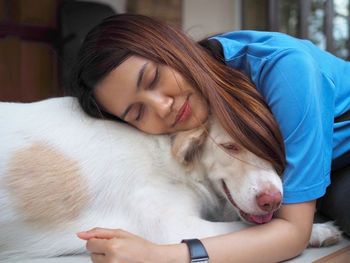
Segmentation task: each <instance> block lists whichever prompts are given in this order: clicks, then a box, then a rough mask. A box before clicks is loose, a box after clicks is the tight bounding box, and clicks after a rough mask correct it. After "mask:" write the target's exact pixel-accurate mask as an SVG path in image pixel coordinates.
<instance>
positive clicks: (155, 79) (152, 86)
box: [148, 65, 159, 89]
mask: <svg viewBox="0 0 350 263" xmlns="http://www.w3.org/2000/svg"><path fill="white" fill-rule="evenodd" d="M158 80H159V65H157V68H156V73H155V74H154V78H153V80H152V81H151V83H150V84H149V86H148V89H153V88H154V87H155V86H156V84H157V83H158Z"/></svg>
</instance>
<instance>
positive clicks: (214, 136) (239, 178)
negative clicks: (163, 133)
mask: <svg viewBox="0 0 350 263" xmlns="http://www.w3.org/2000/svg"><path fill="white" fill-rule="evenodd" d="M208 126H209V127H205V126H203V127H199V128H197V129H193V130H190V131H185V132H181V133H179V134H177V135H176V136H175V137H174V139H173V142H172V152H173V155H174V156H175V158H176V159H177V160H178V161H179V162H180V163H182V164H183V165H186V166H191V165H192V166H193V165H201V166H203V167H204V169H205V171H206V173H207V177H208V178H209V180H210V181H211V182H212V184H213V185H214V187H215V188H216V190H217V191H218V193H219V194H220V195H222V196H224V197H225V198H226V199H227V201H228V202H229V203H231V204H232V206H233V207H234V208H235V210H236V211H237V212H238V214H239V215H240V217H241V218H242V220H244V221H246V222H250V223H258V224H260V223H266V222H269V221H270V220H271V218H272V216H273V213H274V212H275V211H276V210H277V209H278V208H279V207H280V204H281V201H282V193H283V190H282V180H281V178H280V177H279V176H278V175H277V173H276V171H275V170H274V168H273V167H272V165H271V164H270V163H269V162H267V161H265V160H263V159H261V158H259V157H257V156H256V155H254V154H253V153H251V152H249V151H247V150H246V149H244V148H243V147H242V146H240V145H239V144H237V143H236V142H235V141H234V140H233V139H232V138H231V137H230V136H229V135H228V134H227V132H226V131H225V130H224V128H223V127H222V126H221V125H220V123H219V121H218V120H217V119H216V118H215V117H211V119H210V121H209V125H208Z"/></svg>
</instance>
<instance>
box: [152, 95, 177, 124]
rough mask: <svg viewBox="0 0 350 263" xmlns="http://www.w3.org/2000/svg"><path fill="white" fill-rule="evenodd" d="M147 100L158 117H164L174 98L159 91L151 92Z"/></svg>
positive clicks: (167, 113) (169, 109) (169, 110)
mask: <svg viewBox="0 0 350 263" xmlns="http://www.w3.org/2000/svg"><path fill="white" fill-rule="evenodd" d="M148 101H149V104H150V106H151V108H152V109H153V110H154V111H155V112H156V113H157V114H158V115H159V117H161V118H165V117H166V116H168V115H169V113H170V112H171V108H172V105H173V102H174V98H173V97H171V96H167V95H164V94H161V93H151V94H149V96H148Z"/></svg>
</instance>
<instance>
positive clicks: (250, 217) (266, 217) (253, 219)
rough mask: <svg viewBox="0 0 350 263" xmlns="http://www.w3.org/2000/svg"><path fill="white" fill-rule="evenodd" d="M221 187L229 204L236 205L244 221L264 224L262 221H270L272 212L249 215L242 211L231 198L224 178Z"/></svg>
mask: <svg viewBox="0 0 350 263" xmlns="http://www.w3.org/2000/svg"><path fill="white" fill-rule="evenodd" d="M222 188H223V190H224V192H225V194H226V196H227V199H228V200H229V201H230V202H231V204H232V205H233V206H234V207H236V208H237V209H238V211H239V214H240V216H241V218H242V219H243V220H244V221H247V222H250V223H254V224H264V223H268V222H270V221H271V219H272V216H273V212H271V213H268V214H265V215H251V214H248V213H246V212H244V211H243V210H241V209H240V208H239V207H238V206H237V205H236V203H235V201H233V198H232V196H231V193H230V190H229V189H228V188H227V185H226V183H225V181H224V180H222Z"/></svg>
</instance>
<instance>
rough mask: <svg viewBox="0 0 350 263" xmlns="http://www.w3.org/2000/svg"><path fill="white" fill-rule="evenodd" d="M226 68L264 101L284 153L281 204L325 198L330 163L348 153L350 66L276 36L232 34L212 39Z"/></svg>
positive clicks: (311, 47)
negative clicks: (341, 118) (239, 75)
mask: <svg viewBox="0 0 350 263" xmlns="http://www.w3.org/2000/svg"><path fill="white" fill-rule="evenodd" d="M214 39H217V40H218V41H219V42H220V43H221V44H222V47H223V52H224V57H225V60H226V64H227V65H229V66H231V67H233V68H235V69H237V70H239V71H241V72H243V73H245V74H246V75H247V76H249V77H250V78H251V79H252V80H253V82H254V83H255V85H256V87H257V89H258V91H259V92H260V94H261V95H262V96H263V97H264V98H265V100H266V102H267V103H268V105H269V107H270V109H271V111H272V113H273V115H274V116H275V118H276V121H277V123H278V124H279V126H280V129H281V132H282V135H283V139H284V143H285V149H286V157H287V167H286V170H285V173H284V183H283V189H284V198H283V202H284V203H298V202H304V201H309V200H314V199H317V198H319V197H321V196H323V195H324V193H325V191H326V188H327V186H328V185H329V184H330V169H331V163H332V160H333V159H335V158H337V157H339V156H341V155H343V154H344V153H346V152H348V151H349V150H350V121H344V122H340V123H334V118H335V117H338V116H340V115H341V114H343V113H344V112H347V111H348V110H350V62H346V61H344V60H342V59H340V58H337V57H335V56H333V55H332V54H330V53H328V52H326V51H323V50H321V49H319V48H318V47H316V46H315V45H313V44H312V43H311V42H310V41H307V40H300V39H296V38H293V37H291V36H288V35H285V34H282V33H276V32H259V31H236V32H231V33H227V34H223V35H220V36H216V37H214Z"/></svg>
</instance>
